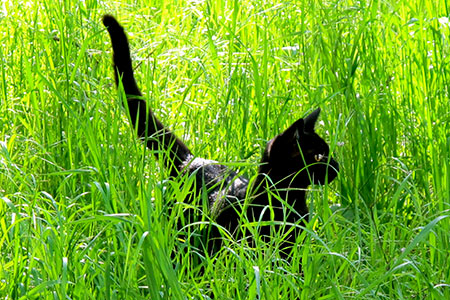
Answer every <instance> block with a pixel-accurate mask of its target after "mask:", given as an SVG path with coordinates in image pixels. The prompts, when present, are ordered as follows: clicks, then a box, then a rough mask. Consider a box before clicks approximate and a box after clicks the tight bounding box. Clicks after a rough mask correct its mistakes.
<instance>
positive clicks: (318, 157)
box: [314, 154, 325, 161]
mask: <svg viewBox="0 0 450 300" xmlns="http://www.w3.org/2000/svg"><path fill="white" fill-rule="evenodd" d="M324 157H325V156H324V155H322V154H316V155H314V159H315V160H316V161H321V160H322V159H323V158H324Z"/></svg>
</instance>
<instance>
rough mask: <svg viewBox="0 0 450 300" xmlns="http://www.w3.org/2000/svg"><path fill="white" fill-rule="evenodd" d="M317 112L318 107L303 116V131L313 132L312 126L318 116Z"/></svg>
mask: <svg viewBox="0 0 450 300" xmlns="http://www.w3.org/2000/svg"><path fill="white" fill-rule="evenodd" d="M319 114H320V107H319V108H317V109H316V110H315V111H313V112H312V113H310V114H309V115H307V116H306V117H305V119H304V122H305V124H304V132H314V126H316V121H317V119H318V118H319Z"/></svg>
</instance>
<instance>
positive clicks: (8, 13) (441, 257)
mask: <svg viewBox="0 0 450 300" xmlns="http://www.w3.org/2000/svg"><path fill="white" fill-rule="evenodd" d="M104 13H111V14H113V15H116V16H117V17H118V18H119V20H120V21H121V22H122V24H123V25H124V26H125V27H126V30H127V32H128V33H129V36H130V41H131V44H132V49H133V56H134V60H135V68H136V70H137V71H136V73H137V74H136V76H137V78H138V81H139V83H140V86H141V87H142V90H143V91H144V93H145V95H146V96H147V97H148V101H149V102H150V103H151V106H152V107H153V108H154V110H155V112H156V114H157V115H158V116H159V117H160V118H161V120H163V121H164V123H165V124H167V125H168V126H170V127H171V128H173V129H174V130H175V132H176V133H177V134H178V135H179V136H180V137H182V138H183V139H184V140H185V141H187V144H188V145H189V146H190V147H191V148H192V150H193V151H194V153H196V154H197V155H198V156H202V157H207V158H211V159H215V160H218V161H220V162H231V165H232V166H234V167H235V168H236V169H240V170H241V172H243V174H247V175H248V176H249V177H252V176H253V175H254V174H255V171H256V164H257V162H258V160H259V157H260V153H261V151H262V149H263V147H264V145H265V143H266V142H267V140H269V139H270V138H272V137H273V136H275V135H276V134H277V133H279V132H280V130H282V129H284V128H286V126H288V125H289V124H290V123H292V122H293V121H294V120H296V119H297V118H299V117H302V116H304V115H306V114H307V113H308V112H310V111H312V110H313V109H314V108H316V107H318V106H320V107H321V108H322V114H321V125H320V126H319V127H320V128H319V131H320V132H321V134H322V135H323V136H325V137H326V139H327V140H328V141H329V143H330V145H331V147H332V149H333V151H334V153H335V156H336V158H337V160H338V161H339V162H340V166H341V172H340V175H339V178H338V179H336V180H335V181H334V182H333V183H332V184H330V185H329V186H324V187H313V188H311V190H310V192H309V193H308V201H309V205H310V210H311V212H312V214H313V216H312V220H311V222H309V224H308V226H307V229H306V230H305V231H303V233H302V234H301V236H300V237H299V239H298V242H299V244H301V245H302V246H301V247H299V248H298V251H297V252H296V253H295V254H294V257H293V258H292V261H291V262H287V261H283V260H282V259H280V257H279V255H278V252H277V249H276V244H277V242H278V241H279V239H280V237H277V236H274V238H273V243H271V244H269V245H265V244H263V243H262V242H261V243H260V244H258V247H257V248H256V249H249V248H248V247H247V246H246V245H244V244H241V243H238V242H236V241H232V240H230V241H228V242H227V243H226V247H224V248H223V249H222V250H221V251H220V252H219V253H218V255H217V256H216V257H203V258H202V257H198V256H197V253H198V252H197V251H196V248H195V246H198V245H191V244H189V243H183V242H182V240H180V239H178V238H177V237H180V236H182V234H186V233H187V234H189V233H191V234H194V233H195V230H196V227H195V226H187V227H186V228H184V229H183V230H182V232H180V230H178V229H177V227H176V226H175V224H176V222H177V220H178V219H179V216H178V215H177V213H178V212H179V211H180V210H181V209H183V204H182V202H183V199H184V198H185V196H186V194H187V193H188V192H189V191H188V189H187V188H186V187H187V185H186V180H188V179H186V178H185V179H180V180H179V181H170V180H166V178H167V174H165V171H164V170H161V169H160V168H159V164H158V161H157V160H155V159H154V158H153V156H152V155H151V153H149V151H148V150H147V149H145V148H144V147H143V145H142V144H141V143H139V142H138V141H137V140H136V138H135V135H134V133H133V129H132V128H131V127H130V125H129V123H128V119H127V117H126V114H125V112H124V110H123V108H122V105H121V100H120V97H119V96H118V94H117V92H116V90H115V88H114V86H113V79H112V77H113V76H112V68H111V47H110V42H109V38H108V36H107V34H106V32H105V30H104V29H103V27H102V25H101V22H100V19H101V16H102V15H103V14H104ZM447 17H449V11H448V4H447V2H446V1H443V0H436V1H419V0H414V1H405V0H401V1H397V2H395V3H394V2H393V3H390V2H383V1H358V2H352V1H339V0H331V1H326V2H322V1H291V2H280V3H273V2H271V1H253V0H245V1H207V0H204V1H203V0H200V1H150V3H147V1H128V2H127V1H120V2H106V1H105V2H98V1H96V0H87V1H71V0H60V1H54V2H51V1H42V0H37V1H25V3H22V4H21V5H16V4H15V3H14V2H13V1H2V3H1V4H0V29H1V30H0V44H1V47H0V198H1V201H0V251H1V252H0V253H1V255H0V298H2V299H51V298H52V299H63V298H67V299H69V298H70V299H203V298H204V299H209V298H212V297H214V298H215V299H450V279H449V278H450V268H449V266H450V252H449V251H448V249H449V248H450V238H449V232H450V218H449V216H450V201H449V199H450V168H449V165H450V162H449V160H450V138H449V137H448V136H449V135H448V133H449V132H450V125H449V124H450V123H449V122H450V115H449V111H448V107H449V104H450V101H449V88H450V85H449V77H448V76H449V75H447V74H448V73H449V71H450V70H449V62H450V57H449V52H450V48H449V47H450V45H449V38H448V37H449V34H450V23H449V20H448V18H447ZM183 183H185V184H184V185H183ZM199 200H201V199H199ZM199 226H201V225H199ZM181 262H183V263H181ZM198 262H201V263H202V266H203V270H202V271H199V270H198V266H197V265H196V264H197V263H198ZM300 264H301V265H302V271H301V272H300V268H299V266H300Z"/></svg>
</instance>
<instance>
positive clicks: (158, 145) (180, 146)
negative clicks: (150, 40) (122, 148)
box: [103, 15, 192, 176]
mask: <svg viewBox="0 0 450 300" xmlns="http://www.w3.org/2000/svg"><path fill="white" fill-rule="evenodd" d="M103 24H104V25H105V27H106V28H107V30H108V32H109V36H110V37H111V43H112V48H113V63H114V75H115V79H116V85H117V86H119V84H120V83H122V85H123V89H124V91H125V94H126V96H127V103H128V109H129V112H130V117H131V121H132V122H133V125H134V126H135V127H136V128H137V132H138V134H139V136H140V137H143V138H145V139H146V144H147V147H148V148H150V149H152V150H160V153H162V154H163V156H164V160H165V162H166V164H167V165H168V167H169V168H170V170H171V171H170V173H171V175H173V176H176V175H177V174H178V173H179V171H180V170H181V168H182V166H183V165H184V163H185V162H186V161H187V160H189V159H190V158H191V157H192V154H191V152H190V151H189V149H188V148H187V146H186V145H185V144H184V143H183V142H182V141H180V140H179V139H178V138H177V137H176V136H175V135H174V134H173V133H172V132H171V131H170V130H168V129H167V128H166V127H164V125H162V124H161V122H160V121H159V120H158V119H157V118H156V117H155V116H154V114H153V112H152V111H151V109H149V108H147V106H146V102H145V100H143V99H142V93H141V91H140V90H139V88H138V86H137V83H136V80H135V78H134V73H133V67H132V63H131V56H130V47H129V45H128V39H127V36H126V34H125V31H124V29H123V27H122V26H121V25H120V24H119V22H117V20H116V19H115V18H114V17H113V16H110V15H105V16H104V17H103ZM157 152H158V151H156V152H155V153H157ZM173 167H175V168H173Z"/></svg>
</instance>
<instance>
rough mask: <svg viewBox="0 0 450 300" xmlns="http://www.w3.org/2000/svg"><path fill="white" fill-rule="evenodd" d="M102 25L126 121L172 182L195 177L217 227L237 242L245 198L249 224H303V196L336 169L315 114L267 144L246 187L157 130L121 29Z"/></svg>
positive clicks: (111, 22) (107, 21) (266, 231)
mask: <svg viewBox="0 0 450 300" xmlns="http://www.w3.org/2000/svg"><path fill="white" fill-rule="evenodd" d="M103 23H104V25H105V26H106V27H107V29H108V32H109V34H110V37H111V42H112V46H113V52H114V55H113V61H114V70H115V78H116V83H117V85H119V84H120V83H122V85H123V88H124V91H125V94H126V95H127V104H128V109H129V112H130V117H131V121H132V123H133V125H134V126H135V127H136V128H137V132H138V135H139V136H140V137H143V138H145V140H146V144H147V147H149V148H150V149H153V150H162V151H155V154H156V155H158V153H162V155H163V156H164V157H163V161H164V162H165V165H166V167H167V168H169V170H170V174H171V175H172V176H173V177H177V176H180V175H181V174H186V173H188V174H191V175H194V176H195V182H196V184H195V185H196V189H197V190H198V191H200V190H206V191H207V193H208V194H207V196H208V200H209V213H210V215H211V217H212V218H213V219H214V220H215V222H216V223H217V224H218V225H220V226H221V227H223V228H226V229H227V230H228V231H229V232H230V233H231V234H234V235H235V236H240V232H242V231H241V230H239V224H240V222H241V217H242V212H243V208H244V205H243V204H244V203H243V200H244V199H246V198H248V199H251V200H250V203H249V204H248V207H246V210H244V213H245V214H246V216H247V218H248V219H249V220H250V221H258V222H259V221H274V222H275V223H276V222H279V223H280V224H281V223H283V222H287V223H288V224H289V223H292V224H294V223H296V224H298V223H299V222H301V221H302V220H304V219H307V218H308V208H307V205H306V200H305V190H306V189H307V187H308V186H309V185H310V184H312V183H325V182H326V181H327V182H331V181H332V180H333V179H334V178H335V177H336V176H337V172H338V169H339V166H338V163H337V162H336V161H335V160H334V159H333V158H331V157H328V155H329V147H328V145H327V144H326V143H325V141H324V140H323V139H322V138H320V137H319V136H318V135H317V134H316V133H315V132H314V125H315V123H316V120H317V118H318V116H319V113H320V109H316V110H315V111H314V112H312V113H311V114H310V115H308V116H307V117H306V118H304V119H299V120H297V121H296V122H295V123H294V124H293V125H291V126H290V127H289V128H288V129H286V130H285V131H284V132H282V133H281V134H279V135H277V136H276V137H275V138H273V139H272V140H270V141H269V142H268V144H267V146H266V149H265V151H264V154H263V158H262V160H261V164H260V167H259V171H258V175H257V177H256V180H255V182H254V183H253V184H251V185H249V181H248V179H247V178H244V177H242V176H238V174H237V173H236V172H234V171H232V170H230V169H229V168H228V167H226V166H224V165H220V164H218V163H216V162H214V161H211V160H206V159H203V158H196V157H195V156H194V155H193V154H192V153H191V151H190V150H189V149H188V147H187V146H186V145H185V144H184V143H183V142H182V141H180V140H179V139H178V138H177V137H176V136H175V135H174V134H173V133H172V132H171V131H170V130H168V129H167V128H166V127H164V126H163V125H162V124H161V122H160V121H159V120H158V119H157V118H156V117H155V116H154V114H153V112H152V111H151V110H150V109H149V108H148V107H147V106H146V102H145V101H144V100H142V94H141V92H140V90H139V88H138V87H137V84H136V81H135V79H134V74H133V69H132V63H131V57H130V50H129V45H128V40H127V37H126V35H125V32H124V30H123V28H122V27H121V26H120V24H119V23H118V22H117V21H116V20H115V19H114V17H112V16H108V15H106V16H104V18H103ZM270 228H271V227H270V226H261V227H260V230H259V232H260V234H262V235H264V236H269V235H270V230H271V229H270ZM272 228H273V226H272ZM277 228H279V227H277ZM287 228H288V227H287ZM286 231H287V229H285V230H284V232H286ZM247 232H248V231H247ZM297 234H298V231H297V230H293V231H291V232H290V234H289V235H288V236H287V237H286V238H285V244H284V245H282V248H283V247H285V246H286V247H289V246H292V244H293V243H294V242H295V239H296V235H297ZM217 235H219V234H218V231H213V233H212V234H211V236H210V237H211V238H217V237H218V236H217Z"/></svg>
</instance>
